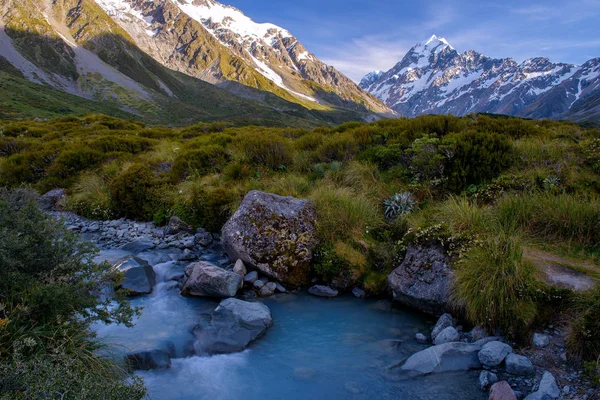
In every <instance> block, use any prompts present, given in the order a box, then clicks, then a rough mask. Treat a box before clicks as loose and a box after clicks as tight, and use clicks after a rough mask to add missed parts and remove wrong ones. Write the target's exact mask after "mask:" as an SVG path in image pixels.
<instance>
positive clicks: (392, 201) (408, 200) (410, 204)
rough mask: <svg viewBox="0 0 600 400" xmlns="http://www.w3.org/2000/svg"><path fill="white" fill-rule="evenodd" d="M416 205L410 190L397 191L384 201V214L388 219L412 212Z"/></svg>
mask: <svg viewBox="0 0 600 400" xmlns="http://www.w3.org/2000/svg"><path fill="white" fill-rule="evenodd" d="M415 207H416V202H415V199H414V198H413V196H412V194H411V193H410V192H402V193H396V194H395V195H393V196H392V197H390V198H389V199H386V200H385V201H384V202H383V208H384V214H385V217H386V218H387V220H388V221H393V220H395V219H396V218H398V217H399V216H401V215H405V214H410V213H411V212H412V211H413V209H414V208H415Z"/></svg>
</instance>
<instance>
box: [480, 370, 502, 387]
mask: <svg viewBox="0 0 600 400" xmlns="http://www.w3.org/2000/svg"><path fill="white" fill-rule="evenodd" d="M496 382H498V376H497V375H496V374H494V373H493V372H490V371H481V373H480V374H479V387H480V388H481V390H483V391H486V390H488V389H489V387H490V386H492V385H493V384H494V383H496Z"/></svg>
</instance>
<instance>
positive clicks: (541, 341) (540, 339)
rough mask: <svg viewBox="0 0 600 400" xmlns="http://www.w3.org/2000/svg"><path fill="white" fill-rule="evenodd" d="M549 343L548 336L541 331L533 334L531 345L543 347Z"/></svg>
mask: <svg viewBox="0 0 600 400" xmlns="http://www.w3.org/2000/svg"><path fill="white" fill-rule="evenodd" d="M549 344H550V337H549V336H548V335H545V334H543V333H534V334H533V345H534V346H535V347H537V348H540V349H541V348H544V347H546V346H548V345H549Z"/></svg>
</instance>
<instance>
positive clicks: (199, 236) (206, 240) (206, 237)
mask: <svg viewBox="0 0 600 400" xmlns="http://www.w3.org/2000/svg"><path fill="white" fill-rule="evenodd" d="M194 240H195V241H196V243H198V244H199V245H200V246H202V247H208V246H210V245H211V244H212V242H213V236H212V235H211V234H210V233H209V232H207V231H205V230H204V229H202V228H200V229H198V230H197V233H196V235H195V236H194Z"/></svg>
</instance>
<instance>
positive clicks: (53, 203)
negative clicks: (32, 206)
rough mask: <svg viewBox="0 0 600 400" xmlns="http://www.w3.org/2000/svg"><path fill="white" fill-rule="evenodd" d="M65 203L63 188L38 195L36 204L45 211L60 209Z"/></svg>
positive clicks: (65, 196) (65, 194) (65, 195)
mask: <svg viewBox="0 0 600 400" xmlns="http://www.w3.org/2000/svg"><path fill="white" fill-rule="evenodd" d="M66 203H67V193H66V192H65V189H54V190H51V191H49V192H48V193H46V194H44V195H43V196H40V198H39V199H38V205H39V207H40V208H41V209H42V210H46V211H50V210H53V211H62V210H64V209H65V205H66Z"/></svg>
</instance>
